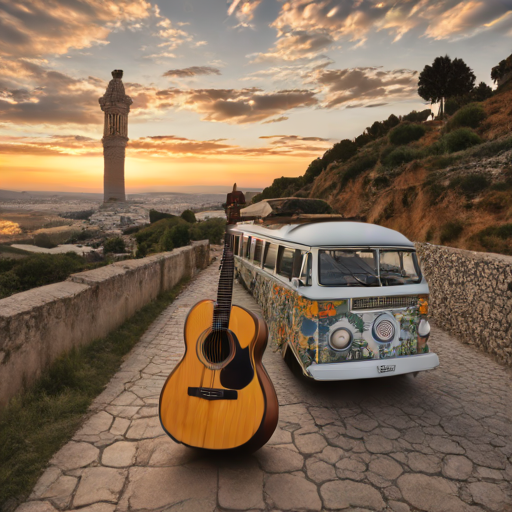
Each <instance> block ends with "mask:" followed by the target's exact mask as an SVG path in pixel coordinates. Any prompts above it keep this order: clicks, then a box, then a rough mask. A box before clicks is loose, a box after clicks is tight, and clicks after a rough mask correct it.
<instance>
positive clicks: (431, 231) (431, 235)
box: [425, 226, 435, 242]
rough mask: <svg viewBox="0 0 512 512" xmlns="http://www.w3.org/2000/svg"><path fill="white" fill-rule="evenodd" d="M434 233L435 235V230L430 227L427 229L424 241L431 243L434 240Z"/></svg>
mask: <svg viewBox="0 0 512 512" xmlns="http://www.w3.org/2000/svg"><path fill="white" fill-rule="evenodd" d="M434 233H435V229H434V228H433V227H432V226H430V227H429V228H428V231H427V233H426V235H425V241H426V242H431V241H432V240H433V239H434Z"/></svg>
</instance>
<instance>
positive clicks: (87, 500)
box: [73, 467, 126, 507]
mask: <svg viewBox="0 0 512 512" xmlns="http://www.w3.org/2000/svg"><path fill="white" fill-rule="evenodd" d="M125 478H126V472H125V471H123V470H119V469H114V468H104V467H97V468H87V469H85V470H84V472H83V474H82V479H81V480H80V484H79V486H78V490H77V491H76V495H75V498H74V500H73V506H74V507H81V506H83V505H91V504H92V503H96V502H98V501H111V502H117V500H118V498H119V493H120V492H121V489H122V488H123V485H124V482H125Z"/></svg>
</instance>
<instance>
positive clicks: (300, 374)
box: [283, 349, 314, 381]
mask: <svg viewBox="0 0 512 512" xmlns="http://www.w3.org/2000/svg"><path fill="white" fill-rule="evenodd" d="M283 359H284V361H285V363H286V366H288V368H289V369H290V371H291V372H292V373H293V375H294V376H295V377H296V378H297V379H304V380H308V381H309V380H314V379H312V378H311V377H309V376H307V375H305V374H304V371H303V370H302V366H301V365H300V363H299V362H298V361H297V358H296V357H295V354H294V353H293V351H292V350H291V349H287V350H286V352H285V355H284V358H283Z"/></svg>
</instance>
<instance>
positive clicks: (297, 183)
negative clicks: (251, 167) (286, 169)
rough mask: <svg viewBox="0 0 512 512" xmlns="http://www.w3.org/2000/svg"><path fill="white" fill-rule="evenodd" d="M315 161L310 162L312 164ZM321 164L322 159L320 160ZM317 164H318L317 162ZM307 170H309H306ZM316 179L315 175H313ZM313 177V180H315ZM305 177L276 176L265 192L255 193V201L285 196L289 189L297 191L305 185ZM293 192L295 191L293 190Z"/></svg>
mask: <svg viewBox="0 0 512 512" xmlns="http://www.w3.org/2000/svg"><path fill="white" fill-rule="evenodd" d="M313 162H315V160H313ZM313 162H312V163H311V164H310V165H312V164H313ZM320 164H321V160H320ZM315 165H316V164H315ZM306 172H307V171H306ZM320 172H321V169H320V171H319V174H320ZM313 179H314V177H313ZM313 179H312V180H311V181H313ZM305 184H306V183H305V181H304V177H303V176H299V177H298V178H286V177H285V176H283V177H281V178H276V179H275V180H274V181H273V182H272V185H270V187H266V188H264V189H263V192H261V193H260V194H257V195H255V196H254V197H253V198H252V202H253V203H258V202H259V201H262V200H263V199H273V198H276V197H284V196H283V193H284V192H285V191H287V190H289V191H296V190H299V189H301V188H302V187H303V186H304V185H305ZM292 193H293V192H292Z"/></svg>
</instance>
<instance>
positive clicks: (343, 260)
mask: <svg viewBox="0 0 512 512" xmlns="http://www.w3.org/2000/svg"><path fill="white" fill-rule="evenodd" d="M318 255H319V280H320V284H322V285H324V286H381V285H382V286H397V285H403V284H413V283H419V282H420V281H421V274H420V271H419V266H418V260H417V259H416V253H415V252H414V251H401V250H396V249H395V250H382V249H381V250H380V251H379V254H378V253H377V251H376V250H356V249H336V250H320V251H319V253H318ZM379 267H380V272H379V269H378V268H379ZM379 274H380V275H379Z"/></svg>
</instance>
